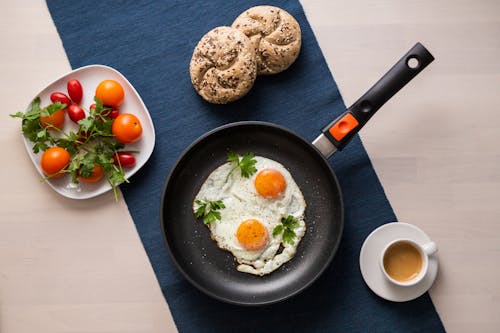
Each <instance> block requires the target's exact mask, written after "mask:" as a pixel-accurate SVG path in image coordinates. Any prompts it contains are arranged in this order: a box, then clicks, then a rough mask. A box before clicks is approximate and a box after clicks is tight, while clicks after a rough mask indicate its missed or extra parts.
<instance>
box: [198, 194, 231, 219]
mask: <svg viewBox="0 0 500 333" xmlns="http://www.w3.org/2000/svg"><path fill="white" fill-rule="evenodd" d="M194 202H195V203H196V205H197V206H198V207H197V208H196V210H195V212H194V216H195V217H196V218H199V217H203V223H205V224H210V223H212V222H215V221H216V220H220V219H221V214H220V212H218V210H220V209H224V208H226V206H225V205H224V203H223V202H222V200H217V201H208V200H207V201H204V200H195V201H194Z"/></svg>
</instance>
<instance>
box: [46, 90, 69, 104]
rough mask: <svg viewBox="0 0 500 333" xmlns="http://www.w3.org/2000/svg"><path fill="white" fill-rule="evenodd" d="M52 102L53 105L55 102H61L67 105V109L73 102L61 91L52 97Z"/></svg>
mask: <svg viewBox="0 0 500 333" xmlns="http://www.w3.org/2000/svg"><path fill="white" fill-rule="evenodd" d="M50 101H51V102H52V103H55V102H61V103H63V104H66V107H68V106H70V105H71V100H70V99H69V97H68V96H66V94H65V93H62V92H60V91H56V92H54V93H52V94H51V95H50Z"/></svg>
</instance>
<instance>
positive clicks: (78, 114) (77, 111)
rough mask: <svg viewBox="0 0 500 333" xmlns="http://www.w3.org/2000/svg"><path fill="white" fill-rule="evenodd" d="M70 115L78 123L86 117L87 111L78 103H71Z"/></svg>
mask: <svg viewBox="0 0 500 333" xmlns="http://www.w3.org/2000/svg"><path fill="white" fill-rule="evenodd" d="M68 116H69V119H71V120H72V121H73V122H74V123H76V124H78V121H79V120H82V119H84V118H85V111H83V109H82V107H81V106H80V105H78V104H71V105H70V106H69V107H68Z"/></svg>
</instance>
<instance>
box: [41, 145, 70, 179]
mask: <svg viewBox="0 0 500 333" xmlns="http://www.w3.org/2000/svg"><path fill="white" fill-rule="evenodd" d="M69 161H70V156H69V153H68V152H67V151H66V149H64V148H61V147H51V148H49V149H47V150H46V151H44V152H43V155H42V158H41V159H40V166H41V167H42V170H43V173H44V174H45V175H47V176H51V178H59V177H61V176H62V175H63V173H59V172H60V171H61V170H63V169H64V168H65V167H66V166H67V165H68V164H69Z"/></svg>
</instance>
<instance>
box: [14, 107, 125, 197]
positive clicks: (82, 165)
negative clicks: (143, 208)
mask: <svg viewBox="0 0 500 333" xmlns="http://www.w3.org/2000/svg"><path fill="white" fill-rule="evenodd" d="M95 102H96V107H95V108H94V109H91V110H89V111H88V117H86V118H84V119H82V120H80V121H79V122H78V130H77V131H76V132H74V131H68V132H66V131H63V130H62V129H60V128H57V127H54V126H52V125H48V126H46V127H44V126H42V123H41V121H40V116H43V117H46V116H49V115H52V114H53V113H55V112H57V111H59V110H61V109H64V108H65V107H66V104H63V103H60V102H55V103H52V104H49V105H48V106H46V107H45V108H41V107H40V98H39V97H37V98H35V99H34V100H33V101H32V103H31V104H30V106H29V107H28V110H26V112H24V113H23V112H17V113H15V114H11V115H10V116H11V117H14V118H21V120H22V132H23V134H24V136H25V137H26V138H28V140H29V141H31V142H32V143H33V152H34V153H35V154H38V153H39V152H40V151H45V150H47V149H48V148H50V147H52V146H58V147H61V148H64V149H66V150H67V151H68V152H69V154H70V157H71V160H70V163H69V165H68V166H67V167H66V168H65V169H63V170H62V171H60V173H69V174H70V175H71V178H72V181H73V183H76V184H78V183H79V180H78V176H83V177H90V176H91V175H92V173H93V170H94V165H95V164H98V165H100V166H102V167H103V169H104V173H105V175H106V179H107V181H108V183H109V184H110V185H111V187H112V188H113V192H114V194H115V198H116V199H117V200H118V190H117V186H118V185H119V184H121V183H124V182H127V183H128V182H129V181H128V179H127V178H126V177H125V172H124V171H123V168H122V167H121V165H118V166H116V165H115V164H114V163H113V162H114V161H113V155H115V154H118V151H119V150H120V149H123V148H124V144H122V143H120V142H118V141H116V140H115V139H114V138H113V136H114V135H113V133H112V131H111V127H112V124H113V119H110V118H109V117H107V116H106V115H107V114H108V113H109V111H110V110H111V109H110V108H108V107H105V106H104V105H103V103H102V101H100V100H99V99H97V98H95ZM52 176H53V175H52ZM48 178H50V177H46V178H44V179H43V180H46V179H48Z"/></svg>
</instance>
